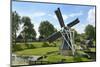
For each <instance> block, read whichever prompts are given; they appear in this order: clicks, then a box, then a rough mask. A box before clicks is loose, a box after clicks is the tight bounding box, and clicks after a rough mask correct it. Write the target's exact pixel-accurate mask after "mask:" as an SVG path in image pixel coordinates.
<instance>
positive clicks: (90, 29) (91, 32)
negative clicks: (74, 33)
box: [85, 25, 95, 39]
mask: <svg viewBox="0 0 100 67" xmlns="http://www.w3.org/2000/svg"><path fill="white" fill-rule="evenodd" d="M85 34H86V36H87V38H89V39H90V38H91V39H95V29H94V27H93V26H92V25H87V26H86V28H85Z"/></svg>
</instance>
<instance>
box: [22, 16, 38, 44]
mask: <svg viewBox="0 0 100 67" xmlns="http://www.w3.org/2000/svg"><path fill="white" fill-rule="evenodd" d="M22 22H23V23H24V26H23V28H24V29H23V31H22V34H23V36H24V39H25V40H24V42H25V44H26V41H27V40H28V39H30V38H31V39H32V38H36V31H35V30H34V25H33V24H32V23H31V19H30V18H29V17H26V16H24V17H22Z"/></svg>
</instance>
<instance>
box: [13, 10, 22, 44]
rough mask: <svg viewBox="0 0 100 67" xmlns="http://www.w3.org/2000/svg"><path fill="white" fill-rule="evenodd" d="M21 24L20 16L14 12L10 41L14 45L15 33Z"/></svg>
mask: <svg viewBox="0 0 100 67" xmlns="http://www.w3.org/2000/svg"><path fill="white" fill-rule="evenodd" d="M20 24H21V19H20V16H19V15H18V13H17V12H16V11H14V12H12V39H13V40H14V43H15V45H16V33H17V31H18V30H19V25H20Z"/></svg>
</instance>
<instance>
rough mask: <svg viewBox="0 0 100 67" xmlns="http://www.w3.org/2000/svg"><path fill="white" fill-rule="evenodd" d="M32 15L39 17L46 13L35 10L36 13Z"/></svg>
mask: <svg viewBox="0 0 100 67" xmlns="http://www.w3.org/2000/svg"><path fill="white" fill-rule="evenodd" d="M32 15H33V17H41V16H44V15H46V13H44V12H36V13H33V14H32Z"/></svg>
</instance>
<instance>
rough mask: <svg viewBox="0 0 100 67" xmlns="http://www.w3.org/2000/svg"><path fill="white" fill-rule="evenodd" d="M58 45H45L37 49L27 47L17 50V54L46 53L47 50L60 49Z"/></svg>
mask: <svg viewBox="0 0 100 67" xmlns="http://www.w3.org/2000/svg"><path fill="white" fill-rule="evenodd" d="M58 50H59V48H58V47H43V48H35V49H26V50H22V51H17V52H15V54H17V55H39V56H41V55H44V54H46V53H47V52H52V51H58Z"/></svg>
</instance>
